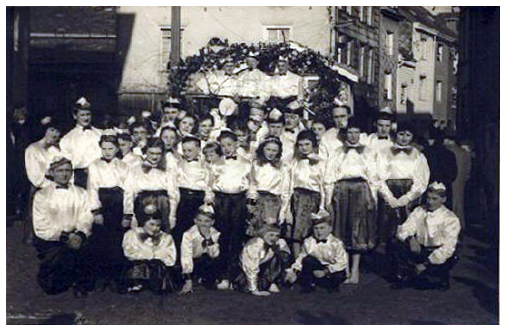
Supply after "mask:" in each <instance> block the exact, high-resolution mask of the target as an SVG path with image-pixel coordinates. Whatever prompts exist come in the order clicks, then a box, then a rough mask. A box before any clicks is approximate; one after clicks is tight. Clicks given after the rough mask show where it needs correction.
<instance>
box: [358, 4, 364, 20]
mask: <svg viewBox="0 0 506 331" xmlns="http://www.w3.org/2000/svg"><path fill="white" fill-rule="evenodd" d="M358 18H359V20H360V22H365V7H364V6H360V7H358Z"/></svg>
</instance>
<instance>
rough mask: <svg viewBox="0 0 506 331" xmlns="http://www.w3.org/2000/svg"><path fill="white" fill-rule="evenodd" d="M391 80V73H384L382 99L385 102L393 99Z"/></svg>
mask: <svg viewBox="0 0 506 331" xmlns="http://www.w3.org/2000/svg"><path fill="white" fill-rule="evenodd" d="M392 84H393V80H392V73H391V72H388V73H387V72H385V76H384V82H383V99H385V100H392V99H393V93H392V92H393V86H392Z"/></svg>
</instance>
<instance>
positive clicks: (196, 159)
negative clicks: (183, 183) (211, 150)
mask: <svg viewBox="0 0 506 331" xmlns="http://www.w3.org/2000/svg"><path fill="white" fill-rule="evenodd" d="M186 162H188V163H191V162H199V158H198V157H197V158H195V159H191V160H186Z"/></svg>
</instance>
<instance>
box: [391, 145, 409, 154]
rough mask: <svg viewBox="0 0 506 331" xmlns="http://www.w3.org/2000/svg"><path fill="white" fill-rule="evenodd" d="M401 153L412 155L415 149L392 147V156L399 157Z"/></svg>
mask: <svg viewBox="0 0 506 331" xmlns="http://www.w3.org/2000/svg"><path fill="white" fill-rule="evenodd" d="M401 152H404V153H406V154H407V155H411V152H413V147H409V146H408V147H392V154H393V155H397V154H399V153H401Z"/></svg>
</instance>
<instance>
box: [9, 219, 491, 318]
mask: <svg viewBox="0 0 506 331" xmlns="http://www.w3.org/2000/svg"><path fill="white" fill-rule="evenodd" d="M6 233H7V236H6V239H7V243H6V244H7V312H6V314H7V324H69V323H72V322H73V321H74V319H75V314H76V313H77V314H78V315H79V318H78V319H79V320H80V321H81V322H83V323H85V324H498V314H499V313H498V309H499V308H498V290H497V289H498V279H497V277H496V275H497V268H496V265H495V264H494V263H491V259H490V253H489V252H490V250H489V247H488V245H487V244H486V243H485V240H484V239H483V238H479V237H478V236H474V237H478V239H476V238H473V237H470V236H466V237H464V239H463V248H462V252H461V254H460V255H461V260H460V262H459V264H458V265H457V266H456V268H455V269H454V270H453V274H452V276H453V277H452V284H451V285H452V287H451V289H450V290H449V291H447V292H438V291H421V290H415V289H405V290H398V291H395V290H391V289H390V286H389V284H388V283H387V282H386V281H385V280H384V279H382V278H380V277H379V276H377V275H376V274H374V273H372V272H364V274H363V275H362V278H361V283H360V284H359V285H343V286H342V288H341V291H340V292H339V293H335V294H327V293H326V292H325V291H317V292H315V293H311V294H301V293H299V291H298V288H296V289H294V290H285V291H282V292H281V293H279V294H276V295H271V296H270V297H265V298H258V297H254V296H251V295H247V294H243V293H237V292H231V291H226V292H214V291H212V292H209V291H205V290H203V289H201V288H197V289H196V291H195V293H194V294H192V295H189V296H179V295H177V294H169V295H168V296H167V297H159V296H156V295H154V294H152V293H150V292H147V291H145V292H141V293H137V294H126V295H118V294H115V293H111V292H109V291H108V290H106V291H105V292H103V293H90V294H89V295H88V297H87V298H86V299H75V298H74V297H73V295H72V292H71V291H69V292H67V293H63V294H59V295H55V296H47V295H45V294H44V293H43V292H42V290H40V289H39V288H38V286H37V283H36V278H35V277H36V273H37V267H38V261H37V258H36V254H35V249H34V248H32V247H25V246H23V245H22V244H21V224H20V223H19V222H16V223H15V224H14V226H12V227H8V228H7V232H6Z"/></svg>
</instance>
